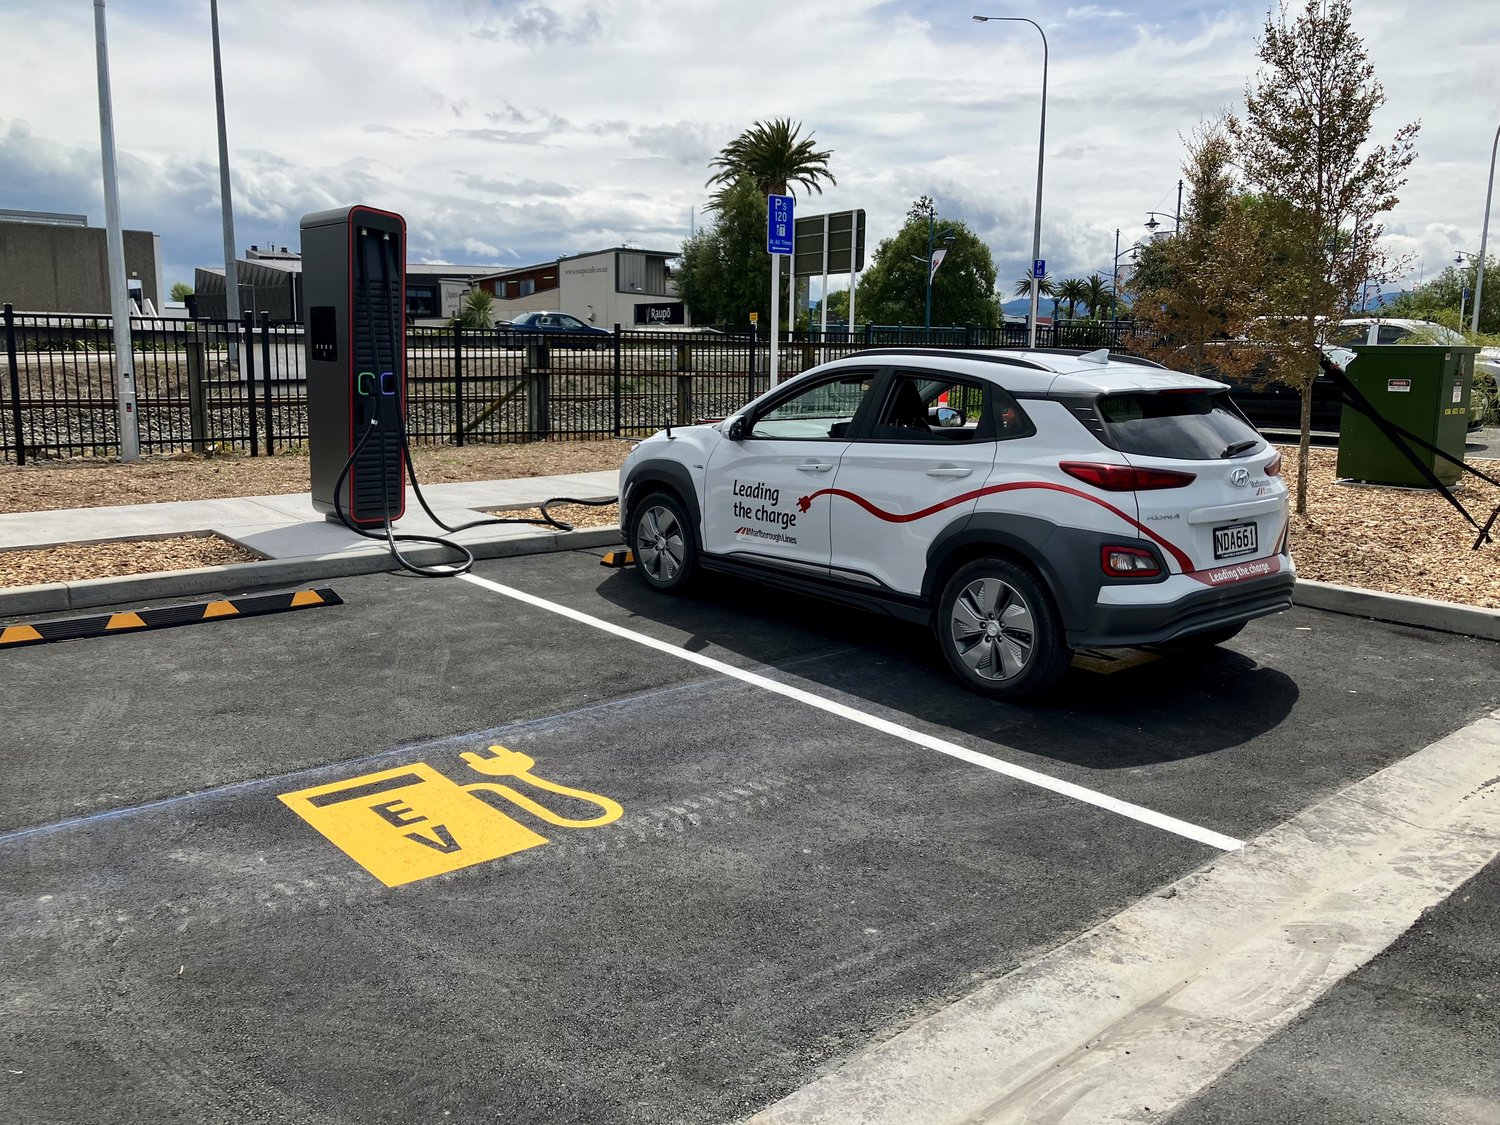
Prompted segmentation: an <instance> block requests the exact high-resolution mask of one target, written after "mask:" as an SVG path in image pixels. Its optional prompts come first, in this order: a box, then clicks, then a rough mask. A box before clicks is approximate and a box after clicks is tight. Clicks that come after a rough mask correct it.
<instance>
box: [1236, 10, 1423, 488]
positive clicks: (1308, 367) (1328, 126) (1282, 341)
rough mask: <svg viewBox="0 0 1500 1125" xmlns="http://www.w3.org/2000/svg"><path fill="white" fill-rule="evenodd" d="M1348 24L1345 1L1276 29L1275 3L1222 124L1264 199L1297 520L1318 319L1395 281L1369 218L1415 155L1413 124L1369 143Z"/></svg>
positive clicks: (1367, 83) (1274, 334)
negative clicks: (1298, 413)
mask: <svg viewBox="0 0 1500 1125" xmlns="http://www.w3.org/2000/svg"><path fill="white" fill-rule="evenodd" d="M1351 21H1352V14H1351V11H1350V6H1349V3H1348V0H1306V7H1305V8H1304V10H1303V11H1302V13H1301V14H1300V15H1298V16H1297V17H1296V19H1295V21H1294V22H1288V11H1287V8H1286V6H1285V0H1283V6H1282V7H1281V9H1280V11H1279V14H1278V13H1268V14H1267V16H1266V23H1265V28H1264V33H1263V35H1262V38H1261V39H1260V41H1259V44H1258V54H1259V57H1260V61H1261V64H1262V67H1261V71H1260V73H1259V75H1258V76H1257V80H1256V82H1255V84H1254V85H1253V86H1251V87H1249V88H1247V89H1246V92H1245V116H1244V118H1243V120H1241V119H1238V118H1233V117H1232V118H1230V119H1229V121H1228V128H1229V132H1230V135H1231V136H1232V137H1233V139H1234V141H1235V144H1236V148H1237V152H1236V157H1237V163H1238V164H1239V166H1240V167H1241V168H1242V169H1243V170H1244V175H1245V179H1246V181H1247V182H1248V184H1249V185H1250V186H1251V187H1252V188H1254V189H1256V190H1258V191H1259V192H1261V193H1262V194H1263V195H1264V196H1265V199H1264V201H1263V203H1264V214H1265V215H1266V216H1267V217H1268V218H1269V219H1270V220H1271V222H1270V223H1268V225H1267V226H1266V228H1265V237H1266V241H1267V250H1268V251H1269V253H1271V254H1272V255H1274V256H1275V258H1276V259H1277V268H1276V270H1275V271H1273V272H1271V273H1268V274H1267V276H1266V288H1265V293H1266V297H1267V307H1266V309H1265V311H1266V313H1267V314H1268V319H1267V320H1266V321H1265V322H1264V326H1263V328H1262V329H1261V333H1262V334H1263V335H1264V336H1266V338H1267V339H1268V340H1269V341H1270V342H1272V343H1274V344H1275V345H1276V348H1275V351H1274V353H1273V355H1274V363H1275V366H1274V372H1275V376H1276V378H1278V379H1279V380H1281V381H1282V382H1284V383H1286V384H1287V385H1289V386H1292V387H1295V388H1297V389H1298V390H1299V391H1300V392H1301V395H1302V437H1301V442H1300V443H1299V447H1298V451H1297V465H1298V470H1299V471H1298V475H1297V512H1298V514H1299V515H1305V514H1306V513H1307V463H1308V448H1309V437H1308V435H1309V430H1310V428H1311V425H1312V386H1313V381H1314V379H1315V378H1316V377H1317V374H1318V361H1319V347H1318V335H1319V323H1320V321H1321V320H1322V319H1325V318H1326V319H1329V320H1334V319H1337V318H1339V317H1341V316H1343V315H1345V314H1346V313H1347V310H1348V308H1349V306H1350V304H1351V303H1352V302H1353V300H1354V298H1355V296H1356V294H1357V293H1358V290H1359V289H1360V287H1361V286H1362V285H1364V283H1365V282H1366V280H1367V279H1369V280H1373V281H1375V282H1376V283H1377V284H1381V283H1383V282H1385V281H1387V280H1390V279H1391V278H1393V277H1395V276H1397V275H1398V274H1399V272H1400V269H1401V267H1402V265H1404V263H1401V262H1397V261H1393V260H1391V259H1390V258H1389V257H1388V256H1387V255H1386V253H1385V252H1384V251H1383V250H1382V249H1381V248H1380V237H1381V235H1382V234H1383V233H1384V225H1383V224H1382V223H1381V221H1380V217H1381V216H1382V215H1383V214H1385V213H1386V212H1387V211H1390V210H1391V209H1392V208H1393V207H1395V205H1396V203H1397V202H1398V199H1397V195H1396V192H1397V190H1398V189H1399V188H1400V187H1401V186H1402V185H1403V184H1404V183H1405V182H1406V170H1407V168H1408V167H1409V166H1410V165H1411V162H1412V161H1413V160H1414V159H1415V158H1416V148H1415V140H1416V134H1417V130H1418V128H1419V125H1418V123H1416V122H1413V123H1410V124H1407V125H1403V126H1401V127H1400V128H1399V129H1397V130H1396V132H1395V134H1394V136H1393V138H1392V140H1391V141H1390V143H1389V144H1382V145H1375V146H1374V147H1370V146H1369V143H1368V142H1369V139H1370V132H1371V121H1372V118H1373V116H1374V113H1375V111H1376V110H1377V109H1379V108H1380V107H1381V105H1383V104H1384V102H1385V92H1384V90H1383V89H1382V87H1381V85H1380V83H1379V82H1378V81H1376V79H1375V71H1374V67H1372V66H1371V65H1370V63H1369V60H1368V57H1367V55H1366V53H1365V48H1364V43H1363V41H1362V40H1361V39H1360V38H1359V36H1358V35H1356V34H1355V32H1354V29H1353V27H1352V26H1351ZM1361 153H1363V155H1361Z"/></svg>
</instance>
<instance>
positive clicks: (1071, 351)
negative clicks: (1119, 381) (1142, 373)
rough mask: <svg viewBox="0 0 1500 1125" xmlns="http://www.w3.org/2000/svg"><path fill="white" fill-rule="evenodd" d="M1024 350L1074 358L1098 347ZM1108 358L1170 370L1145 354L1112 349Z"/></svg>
mask: <svg viewBox="0 0 1500 1125" xmlns="http://www.w3.org/2000/svg"><path fill="white" fill-rule="evenodd" d="M1026 350H1027V351H1032V352H1045V353H1047V354H1048V355H1070V356H1073V357H1074V358H1077V357H1078V356H1081V355H1087V354H1088V353H1089V352H1096V351H1098V350H1099V349H1098V348H1027V349H1026ZM1109 359H1110V362H1111V363H1133V364H1135V365H1136V366H1137V367H1160V368H1162V369H1163V370H1164V371H1165V370H1170V368H1168V367H1167V365H1166V364H1165V363H1157V362H1156V360H1154V359H1147V358H1146V357H1145V356H1139V355H1125V354H1124V353H1122V352H1114V351H1112V352H1110V353H1109Z"/></svg>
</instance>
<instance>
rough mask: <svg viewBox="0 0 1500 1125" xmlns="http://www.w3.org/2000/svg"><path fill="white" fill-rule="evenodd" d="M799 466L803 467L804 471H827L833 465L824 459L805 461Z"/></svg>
mask: <svg viewBox="0 0 1500 1125" xmlns="http://www.w3.org/2000/svg"><path fill="white" fill-rule="evenodd" d="M797 468H799V469H801V470H802V471H803V472H804V473H826V472H828V470H829V469H831V468H833V466H832V465H831V464H828V463H825V462H823V461H804V462H802V464H800V465H798V466H797Z"/></svg>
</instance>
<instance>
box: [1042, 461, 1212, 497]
mask: <svg viewBox="0 0 1500 1125" xmlns="http://www.w3.org/2000/svg"><path fill="white" fill-rule="evenodd" d="M1057 467H1058V468H1059V469H1061V470H1062V471H1063V472H1065V473H1067V474H1068V476H1070V477H1073V478H1075V479H1076V480H1081V481H1083V482H1084V483H1086V484H1091V485H1093V486H1094V487H1095V488H1102V489H1103V490H1104V491H1105V492H1145V491H1147V490H1150V489H1156V488H1183V487H1185V486H1186V485H1189V484H1192V483H1193V481H1195V480H1197V479H1198V477H1197V474H1196V473H1179V472H1177V471H1175V470H1173V469H1137V468H1134V467H1133V466H1130V465H1104V464H1098V463H1096V462H1093V461H1063V462H1060V463H1059V464H1058V466H1057Z"/></svg>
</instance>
